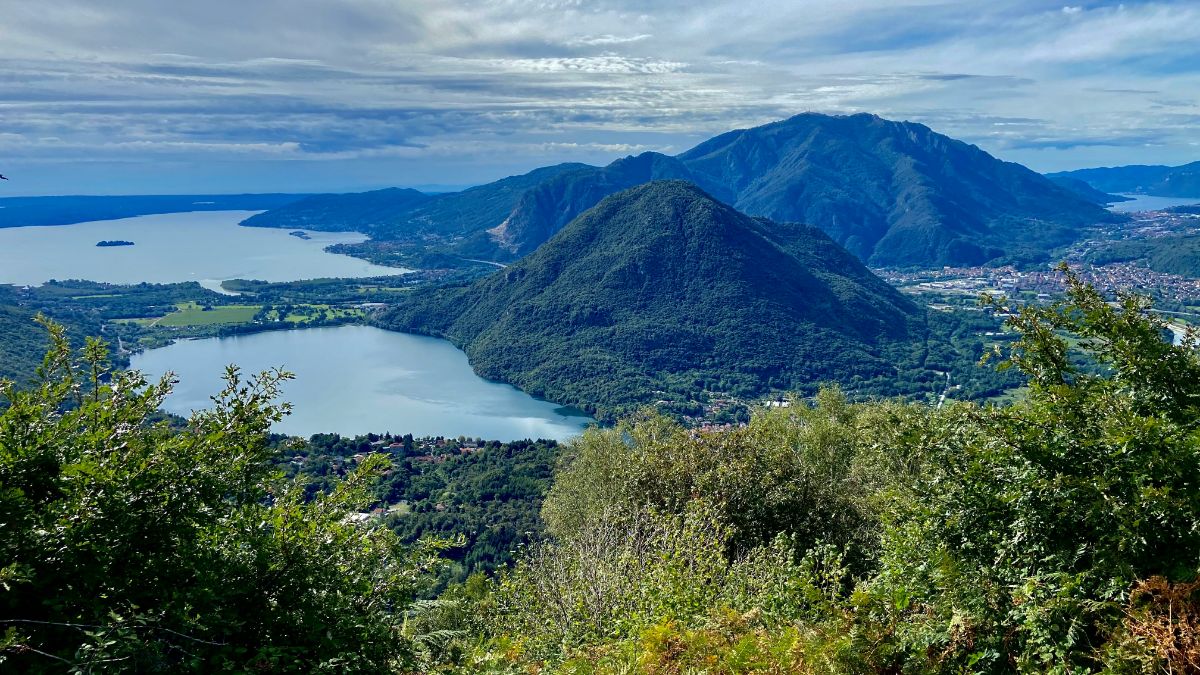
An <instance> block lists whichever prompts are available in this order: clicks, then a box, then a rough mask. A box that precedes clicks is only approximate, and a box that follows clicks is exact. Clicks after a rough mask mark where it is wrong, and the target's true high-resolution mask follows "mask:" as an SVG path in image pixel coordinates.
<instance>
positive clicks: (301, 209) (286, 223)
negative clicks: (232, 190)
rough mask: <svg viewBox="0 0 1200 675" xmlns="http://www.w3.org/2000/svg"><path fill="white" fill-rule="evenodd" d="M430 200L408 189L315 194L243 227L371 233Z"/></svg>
mask: <svg viewBox="0 0 1200 675" xmlns="http://www.w3.org/2000/svg"><path fill="white" fill-rule="evenodd" d="M429 199H430V197H429V195H426V194H424V193H422V192H418V191H416V190H409V189H405V188H388V189H386V190H373V191H371V192H357V193H351V194H344V195H313V196H311V197H306V198H305V199H301V200H300V201H297V202H293V203H291V204H288V205H286V206H282V207H280V208H277V209H272V210H270V211H267V212H265V213H260V214H257V215H254V216H251V217H249V218H247V219H246V220H244V221H242V224H243V225H254V226H260V227H284V228H298V229H305V230H323V231H327V232H372V231H375V230H376V229H377V228H380V227H382V226H384V225H386V224H387V223H391V222H393V221H394V220H395V219H396V217H397V216H398V215H399V214H404V213H407V212H409V211H410V210H412V209H413V208H416V207H417V206H420V205H421V204H423V203H425V202H426V201H428V200H429Z"/></svg>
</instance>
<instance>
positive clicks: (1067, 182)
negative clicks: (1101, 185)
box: [1048, 175, 1132, 206]
mask: <svg viewBox="0 0 1200 675" xmlns="http://www.w3.org/2000/svg"><path fill="white" fill-rule="evenodd" d="M1048 178H1050V180H1051V181H1052V182H1053V183H1054V184H1055V185H1057V186H1059V187H1061V188H1066V189H1067V190H1070V191H1071V192H1074V193H1075V194H1076V195H1078V196H1080V197H1082V198H1084V199H1086V200H1088V201H1089V202H1092V203H1093V204H1100V205H1101V206H1103V205H1107V204H1116V203H1118V202H1128V201H1132V200H1131V199H1130V198H1129V197H1122V196H1121V195H1110V194H1108V193H1107V192H1101V191H1100V190H1097V189H1096V188H1094V187H1092V186H1091V185H1088V184H1087V183H1085V182H1084V181H1081V180H1079V179H1078V178H1071V177H1070V176H1057V175H1056V176H1048Z"/></svg>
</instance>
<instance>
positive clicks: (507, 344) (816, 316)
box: [383, 181, 925, 413]
mask: <svg viewBox="0 0 1200 675" xmlns="http://www.w3.org/2000/svg"><path fill="white" fill-rule="evenodd" d="M383 323H384V325H387V326H389V327H392V328H396V329H401V330H408V331H415V332H421V333H427V334H432V335H438V336H443V337H447V338H449V339H450V340H452V341H453V342H455V343H456V344H458V345H460V346H462V347H463V348H464V349H465V351H466V352H467V354H468V356H469V357H470V358H471V362H472V364H473V365H474V367H475V368H476V370H477V372H479V373H480V374H481V375H483V376H485V377H489V378H493V379H501V380H504V381H507V382H511V383H513V384H516V385H517V386H519V387H521V388H522V389H524V390H526V391H529V392H531V393H534V394H536V395H545V396H549V397H551V398H553V399H554V400H556V401H562V402H564V403H569V404H576V405H583V406H586V407H588V408H589V409H592V410H599V411H600V412H601V413H605V412H611V411H612V409H613V406H617V407H620V406H621V405H631V404H636V403H637V402H651V401H654V400H655V398H658V397H662V396H663V395H664V390H672V389H673V388H674V389H675V390H692V389H710V390H717V391H736V392H738V393H742V394H753V393H763V392H765V391H767V390H769V389H771V388H779V389H785V388H797V387H803V386H804V385H812V384H813V383H817V382H820V381H823V380H832V379H838V380H841V381H846V382H851V381H857V382H864V381H869V380H871V379H873V378H877V377H881V376H883V375H884V374H887V373H891V374H893V375H894V374H895V372H896V370H895V369H896V364H895V363H891V362H889V360H888V359H887V358H885V357H884V356H883V351H884V350H883V349H882V347H881V345H884V344H892V345H905V344H908V345H911V344H912V342H913V341H922V340H923V336H924V331H925V327H924V316H923V313H922V312H921V310H920V309H918V308H917V307H916V306H915V305H914V304H913V303H912V302H910V301H909V300H907V299H906V298H905V297H904V296H902V295H901V294H900V293H899V292H897V291H896V290H894V289H893V288H891V287H890V286H888V285H887V284H886V283H884V282H883V281H882V280H880V279H879V278H878V277H876V276H874V275H873V274H871V272H870V271H869V270H867V269H866V268H865V267H864V266H863V265H862V264H861V263H860V262H859V261H857V260H855V259H854V257H853V256H851V255H850V254H849V253H847V252H846V251H845V250H844V249H842V248H841V247H840V246H838V245H837V244H836V243H835V242H833V241H832V240H831V239H829V237H828V236H826V235H824V234H823V233H821V232H820V231H819V230H816V229H814V228H811V227H808V226H804V225H790V224H779V223H772V222H770V221H766V220H761V219H755V218H751V217H749V216H746V215H744V214H741V213H739V212H737V211H735V210H734V209H733V208H731V207H729V206H728V205H726V204H723V203H721V202H719V201H717V200H716V199H714V198H713V197H711V196H709V195H708V194H706V193H704V192H703V191H702V190H700V189H699V188H697V187H695V186H694V185H691V184H690V183H686V182H684V181H655V182H652V183H649V184H646V185H643V186H639V187H636V188H632V189H630V190H627V191H624V192H621V193H618V194H616V195H613V196H611V197H608V198H606V199H604V200H603V201H601V202H600V204H599V205H597V206H596V207H594V208H593V209H591V210H589V211H587V212H586V213H584V214H583V215H581V216H579V217H578V218H576V219H575V220H574V221H572V222H571V223H570V224H569V225H567V226H566V227H565V228H563V230H562V231H560V232H559V233H558V234H556V235H555V236H554V237H552V238H551V239H550V240H549V241H548V242H547V243H546V244H544V245H543V246H541V247H540V248H538V249H537V250H536V251H535V252H533V253H532V254H530V255H529V256H527V257H525V258H524V259H522V260H521V261H520V262H518V263H516V264H514V265H511V266H509V267H508V268H506V269H504V270H501V271H498V272H496V273H494V274H492V275H490V276H488V277H486V278H484V279H481V280H479V281H477V282H475V283H474V284H471V285H468V286H461V287H457V288H443V289H433V290H430V291H426V292H417V293H414V295H413V297H412V298H411V299H410V300H409V301H407V302H405V303H402V304H401V305H399V306H398V307H396V308H395V309H393V310H391V311H390V312H389V313H388V314H386V315H385V316H384V317H383Z"/></svg>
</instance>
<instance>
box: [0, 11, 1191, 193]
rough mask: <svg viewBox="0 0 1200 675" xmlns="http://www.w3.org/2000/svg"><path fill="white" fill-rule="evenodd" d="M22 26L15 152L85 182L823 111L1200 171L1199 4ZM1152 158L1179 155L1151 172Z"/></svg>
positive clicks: (1035, 149)
mask: <svg viewBox="0 0 1200 675" xmlns="http://www.w3.org/2000/svg"><path fill="white" fill-rule="evenodd" d="M0 12H2V14H0V15H2V16H4V21H3V22H0V59H3V61H4V63H5V69H4V73H3V77H0V110H3V120H4V122H3V132H2V133H0V146H2V147H4V149H5V152H6V156H7V157H9V158H12V159H13V160H14V161H34V160H37V161H51V160H53V161H59V162H61V163H62V166H63V167H64V169H63V172H64V174H68V173H69V172H70V166H71V165H70V162H71V161H73V160H76V159H78V160H80V161H82V160H83V159H85V158H86V159H89V160H95V159H96V158H97V157H103V156H112V157H121V158H127V157H129V156H131V155H135V154H137V153H143V154H144V155H145V156H146V157H147V161H155V160H154V158H155V157H161V156H167V155H170V156H184V155H188V154H190V155H192V156H195V157H197V158H198V159H197V161H198V162H207V161H217V160H220V161H232V162H254V161H259V160H260V159H261V160H262V161H277V160H279V159H287V160H288V161H291V160H292V159H314V160H320V161H323V162H341V161H344V162H367V163H370V162H378V163H379V164H377V165H370V164H369V165H370V166H379V167H386V170H387V172H388V173H387V176H388V177H390V178H391V180H392V181H395V182H402V181H404V180H406V178H405V177H406V176H408V175H412V176H418V177H420V179H421V181H422V182H429V181H430V180H434V181H446V182H449V181H454V180H457V179H458V173H459V170H456V169H453V168H444V169H441V170H444V171H446V172H447V173H448V174H449V175H448V176H436V175H435V176H430V175H428V172H429V171H430V168H429V165H428V164H427V163H426V162H428V160H429V159H430V158H438V159H439V161H442V160H444V164H443V165H441V166H444V167H451V163H452V162H453V161H454V160H455V158H456V153H457V156H458V159H459V161H460V162H461V165H462V166H466V167H475V166H476V165H479V164H481V162H478V161H476V160H477V159H478V158H486V160H487V162H492V163H493V164H495V165H496V166H498V167H502V168H498V169H495V170H496V171H516V170H520V169H527V168H532V167H533V166H536V165H539V164H546V163H550V162H554V161H559V160H560V159H561V158H564V157H568V158H572V159H584V160H585V161H597V162H602V161H607V159H611V158H612V157H614V156H616V155H619V154H628V153H630V152H635V151H641V150H643V149H660V150H661V149H666V148H685V147H688V146H689V145H690V144H691V143H693V142H696V141H698V140H700V139H702V138H704V137H706V136H708V135H711V134H713V133H716V132H719V131H723V130H726V129H730V128H734V127H743V126H748V125H752V124H758V123H762V122H766V121H769V120H771V119H776V118H779V117H783V116H786V115H790V114H793V113H796V112H800V111H803V110H818V111H826V112H853V111H860V110H869V111H872V112H878V113H880V114H883V115H885V116H888V115H890V116H895V117H906V118H911V119H915V120H918V121H924V122H926V123H929V124H930V125H931V126H933V127H934V128H935V129H938V130H940V131H944V132H947V133H950V134H951V135H955V136H959V137H962V138H964V139H966V140H968V141H971V142H975V143H979V144H981V145H983V146H984V147H985V148H986V149H989V150H992V151H995V152H997V153H998V154H1001V155H1002V156H1005V157H1006V158H1011V159H1017V160H1021V161H1028V162H1033V163H1034V165H1035V166H1036V167H1038V168H1047V169H1050V168H1066V166H1070V165H1072V164H1074V163H1082V162H1084V161H1092V160H1093V159H1094V158H1095V157H1097V156H1098V155H1097V153H1099V152H1102V151H1101V150H1088V151H1087V152H1086V153H1082V152H1081V153H1078V154H1077V155H1074V156H1077V157H1079V159H1078V160H1073V159H1072V157H1073V155H1072V153H1071V151H1070V150H1069V149H1063V148H1067V147H1068V146H1069V145H1070V142H1071V139H1076V140H1078V141H1079V142H1080V143H1090V142H1093V141H1095V140H1096V139H1104V138H1112V139H1114V141H1115V143H1116V144H1115V145H1114V146H1113V147H1112V148H1111V149H1109V150H1103V152H1109V153H1110V154H1109V156H1107V157H1105V158H1104V161H1106V162H1108V163H1118V162H1121V161H1125V160H1126V159H1127V160H1128V161H1175V160H1176V159H1178V160H1184V159H1186V158H1187V157H1186V155H1187V154H1188V153H1191V152H1194V150H1192V148H1193V146H1192V145H1191V143H1193V142H1194V141H1193V137H1194V128H1195V124H1196V118H1197V115H1200V72H1198V71H1200V67H1197V66H1195V65H1192V66H1189V65H1188V64H1189V59H1191V60H1190V63H1192V64H1196V63H1200V6H1197V5H1196V4H1195V3H1194V2H1190V1H1187V0H1176V1H1169V0H1159V1H1150V2H1140V3H1136V4H1133V3H1131V4H1129V5H1124V6H1122V5H1118V4H1116V3H1105V2H1091V3H1088V4H1087V9H1086V10H1085V9H1084V6H1083V5H1065V6H1064V5H1050V4H1048V3H1045V2H1042V1H1041V0H997V1H996V2H994V3H988V4H981V3H977V2H975V1H974V0H843V1H841V2H837V3H833V2H828V1H826V0H796V1H795V2H788V3H780V2H777V1H774V0H739V1H738V2H730V1H728V0H656V1H655V2H652V3H646V2H635V1H634V0H589V1H588V2H583V1H582V0H345V1H344V2H339V3H329V2H325V1H323V0H256V2H253V3H246V2H244V0H238V1H236V2H235V1H234V0H208V2H206V3H203V4H202V3H170V4H168V5H164V4H163V3H161V1H160V0H108V1H107V2H105V3H96V2H94V1H93V0H58V1H57V2H54V3H49V4H47V3H29V2H22V1H19V0H0ZM1167 97H1169V98H1170V102H1169V105H1167V104H1166V103H1165V102H1164V100H1165V99H1166V98H1167ZM50 137H53V138H56V139H59V140H57V141H53V142H52V141H39V140H37V139H41V138H50ZM1150 138H1153V139H1155V144H1156V145H1157V149H1156V150H1154V151H1153V152H1151V151H1146V150H1134V149H1131V148H1134V146H1135V141H1137V140H1138V139H1150ZM1059 141H1061V142H1059ZM1141 145H1143V146H1144V145H1145V144H1144V143H1142V144H1141ZM1059 146H1061V147H1059ZM1087 147H1092V148H1094V147H1098V146H1087ZM1172 152H1174V153H1175V154H1173V155H1172V154H1170V153H1172ZM483 163H486V162H483ZM172 170H176V169H174V168H173V169H172ZM380 170H382V169H380Z"/></svg>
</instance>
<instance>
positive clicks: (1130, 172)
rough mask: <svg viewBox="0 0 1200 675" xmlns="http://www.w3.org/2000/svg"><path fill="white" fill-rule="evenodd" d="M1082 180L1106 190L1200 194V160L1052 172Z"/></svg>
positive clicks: (1160, 194) (1178, 194)
mask: <svg viewBox="0 0 1200 675" xmlns="http://www.w3.org/2000/svg"><path fill="white" fill-rule="evenodd" d="M1049 175H1050V177H1051V178H1058V177H1066V178H1074V179H1076V180H1081V181H1083V182H1085V183H1087V184H1088V185H1090V186H1092V187H1093V188H1095V189H1097V190H1101V191H1104V192H1126V193H1132V194H1143V195H1155V196H1158V197H1200V162H1192V163H1191V164H1184V165H1183V166H1155V165H1150V166H1146V165H1131V166H1112V167H1100V168H1096V169H1078V170H1076V171H1062V172H1059V173H1054V174H1049Z"/></svg>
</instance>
